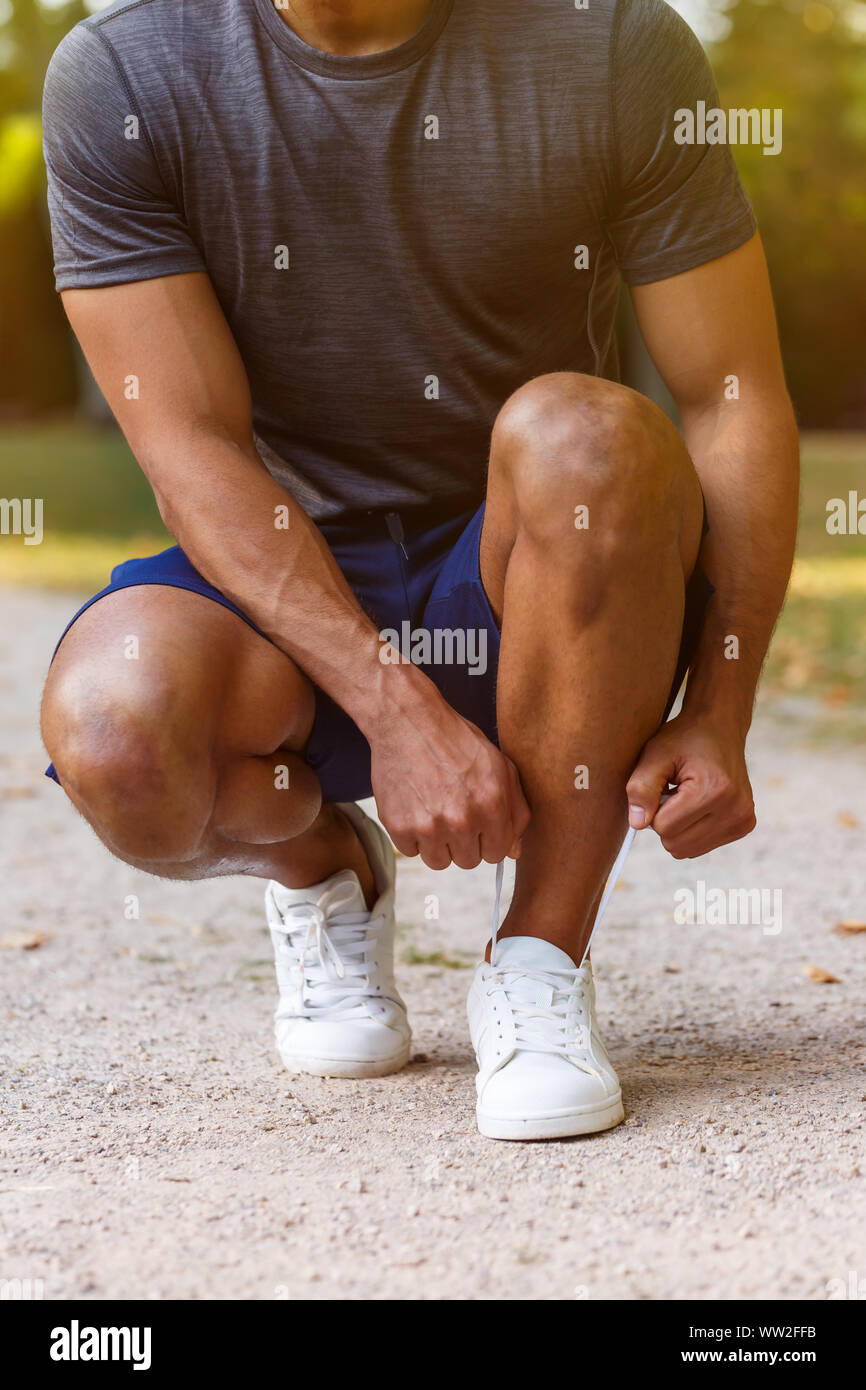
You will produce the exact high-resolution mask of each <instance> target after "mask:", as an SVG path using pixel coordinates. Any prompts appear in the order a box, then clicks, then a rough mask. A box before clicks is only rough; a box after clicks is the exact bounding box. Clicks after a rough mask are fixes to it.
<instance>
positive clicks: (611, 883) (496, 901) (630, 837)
mask: <svg viewBox="0 0 866 1390" xmlns="http://www.w3.org/2000/svg"><path fill="white" fill-rule="evenodd" d="M636 833H637V832H636V831H635V829H634V828H633V827H632V828H631V829H629V831H628V833H627V835H626V837H625V839H624V840H623V842H622V848H621V849H620V852H619V854H618V855H617V856H616V859H615V860H614V865H613V868H612V869H611V871H610V874H609V876H608V880H607V885H606V886H605V890H604V892H603V893H602V895H601V902H600V903H599V905H598V912H597V913H596V914H595V921H594V922H593V924H592V931H591V932H590V934H589V940H588V941H587V943H586V950H585V951H584V953H583V958H582V959H581V962H580V965H579V966H578V969H582V968H583V966H584V964H585V962H586V958H587V956H588V955H589V948H590V946H591V945H592V939H593V937H594V936H595V934H596V932H597V931H598V927H599V923H600V922H601V919H602V917H603V916H604V912H605V908H606V907H607V905H608V903H609V901H610V895H611V893H612V892H613V890H614V888H615V887H616V883H617V879H618V878H619V876H620V874H621V873H622V869H623V865H624V864H625V861H626V860H627V859H628V852H629V850H630V849H631V847H632V844H633V843H634V837H635V835H636ZM504 874H505V860H504V859H503V860H500V862H499V863H498V864H497V865H496V888H495V890H494V895H493V925H492V929H491V944H490V964H491V965H495V964H496V942H497V938H498V934H499V906H500V899H501V897H502V880H503V877H504Z"/></svg>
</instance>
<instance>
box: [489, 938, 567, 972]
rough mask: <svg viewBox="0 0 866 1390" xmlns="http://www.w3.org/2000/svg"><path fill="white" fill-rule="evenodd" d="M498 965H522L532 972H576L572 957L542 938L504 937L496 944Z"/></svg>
mask: <svg viewBox="0 0 866 1390" xmlns="http://www.w3.org/2000/svg"><path fill="white" fill-rule="evenodd" d="M496 964H497V965H522V966H525V967H526V968H527V969H530V970H574V969H576V966H575V964H574V961H573V960H572V959H571V956H567V955H566V954H565V951H560V949H559V947H558V946H554V945H553V943H552V942H550V941H542V939H541V937H540V936H503V937H501V938H500V939H499V940H498V941H497V943H496Z"/></svg>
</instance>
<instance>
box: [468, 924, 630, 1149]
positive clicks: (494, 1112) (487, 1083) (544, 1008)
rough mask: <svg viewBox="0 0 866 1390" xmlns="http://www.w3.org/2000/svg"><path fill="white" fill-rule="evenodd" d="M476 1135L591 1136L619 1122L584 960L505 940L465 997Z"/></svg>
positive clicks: (616, 1090)
mask: <svg viewBox="0 0 866 1390" xmlns="http://www.w3.org/2000/svg"><path fill="white" fill-rule="evenodd" d="M468 1012H469V1029H470V1032H471V1034H472V1044H473V1046H474V1048H475V1053H476V1056H477V1058H478V1068H479V1072H478V1079H477V1082H476V1086H477V1090H478V1105H477V1108H476V1114H477V1116H478V1128H479V1129H480V1131H481V1133H482V1134H484V1135H486V1136H487V1138H488V1139H556V1138H562V1137H564V1136H566V1135H570V1134H594V1133H595V1132H596V1131H598V1130H601V1129H611V1128H612V1127H613V1126H614V1125H618V1124H620V1123H621V1121H622V1120H623V1119H624V1118H625V1114H624V1111H623V1108H622V1092H621V1090H620V1085H619V1080H618V1078H617V1075H616V1072H615V1071H614V1069H613V1067H612V1066H611V1064H610V1059H609V1058H608V1055H607V1053H606V1052H605V1050H604V1047H603V1045H602V1042H601V1038H600V1037H599V1035H598V1030H597V1027H596V1022H595V986H594V983H593V978H592V966H591V964H590V962H589V961H587V962H586V964H585V965H582V966H581V967H580V969H577V968H576V967H575V964H574V961H573V960H572V959H571V957H570V956H567V955H566V954H565V952H564V951H561V950H560V949H559V947H558V946H553V945H551V943H550V942H549V941H541V940H539V939H538V938H537V937H534V936H508V937H504V938H502V939H500V940H499V942H498V943H497V945H496V964H495V966H492V965H488V964H487V963H486V961H482V962H481V964H480V965H479V966H478V967H477V969H476V971H475V978H474V979H473V981H472V986H471V988H470V990H469V1002H468Z"/></svg>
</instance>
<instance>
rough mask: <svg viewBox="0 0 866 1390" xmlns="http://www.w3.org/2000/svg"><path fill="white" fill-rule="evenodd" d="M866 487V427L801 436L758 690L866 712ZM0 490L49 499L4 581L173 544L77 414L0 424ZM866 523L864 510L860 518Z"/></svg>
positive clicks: (11, 551) (103, 441)
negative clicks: (835, 520)
mask: <svg viewBox="0 0 866 1390" xmlns="http://www.w3.org/2000/svg"><path fill="white" fill-rule="evenodd" d="M852 490H853V491H855V492H857V494H858V495H859V497H861V498H864V497H866V435H863V434H812V435H806V436H805V437H804V440H803V485H802V505H801V527H800V538H799V544H798V552H797V561H796V564H795V568H794V574H793V576H792V581H791V588H790V592H789V595H788V599H787V602H786V605H785V609H784V612H783V614H782V617H781V619H780V622H779V626H778V629H777V632H776V636H775V638H774V641H773V645H772V647H771V650H770V656H769V659H768V663H767V669H766V674H765V679H764V683H763V686H762V690H763V695H764V698H765V700H767V701H768V702H771V703H772V702H773V701H776V702H777V703H779V702H780V701H781V702H784V700H785V699H786V698H788V697H791V696H796V697H805V699H807V700H808V701H810V702H812V703H814V704H816V705H817V707H818V709H819V710H823V711H825V712H826V713H827V715H828V716H829V717H830V718H831V719H832V720H833V721H834V722H837V723H840V724H841V723H844V722H845V720H846V717H847V712H848V711H856V712H857V719H858V720H859V718H860V713H861V712H862V711H866V640H864V638H866V534H863V535H859V534H858V535H853V536H834V535H831V534H829V533H828V531H827V526H826V522H827V502H828V500H829V499H830V498H832V497H842V498H847V496H848V493H849V491H852ZM0 497H41V498H43V499H44V501H43V506H44V516H43V525H44V540H43V542H42V544H41V545H30V546H25V545H24V544H23V540H22V538H21V537H20V536H0V583H6V584H16V585H18V584H20V585H28V586H37V587H43V588H51V589H67V590H75V591H78V592H91V593H92V592H94V591H95V590H97V589H99V588H101V587H102V586H103V585H104V584H105V583H106V581H107V578H108V575H109V572H110V570H111V568H112V566H113V565H115V564H117V563H118V562H119V561H120V560H124V559H128V558H129V557H130V556H132V555H146V554H149V553H152V552H153V551H156V550H160V549H162V548H164V547H165V546H166V545H170V544H171V543H172V541H171V537H170V536H169V534H168V532H167V531H166V530H165V527H164V526H163V524H162V521H161V519H160V516H159V512H158V511H157V508H156V504H155V502H154V500H153V496H152V494H151V491H150V488H149V486H148V484H147V482H146V480H145V478H144V476H143V475H142V473H141V471H140V469H139V468H138V465H137V464H136V462H135V460H134V458H133V457H132V454H131V453H130V451H129V449H128V447H127V445H126V443H125V442H124V440H123V437H122V436H121V435H120V434H119V432H118V431H117V430H115V429H113V428H110V427H100V426H95V425H89V424H85V423H83V422H80V421H69V420H64V421H59V422H56V423H52V424H47V425H32V426H19V427H10V428H6V429H5V430H3V431H2V432H0ZM864 526H866V521H864Z"/></svg>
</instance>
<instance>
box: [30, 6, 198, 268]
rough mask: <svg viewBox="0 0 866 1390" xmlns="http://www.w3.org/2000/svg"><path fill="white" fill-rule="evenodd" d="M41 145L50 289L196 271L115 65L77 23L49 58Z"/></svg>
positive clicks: (194, 252) (193, 253)
mask: <svg viewBox="0 0 866 1390" xmlns="http://www.w3.org/2000/svg"><path fill="white" fill-rule="evenodd" d="M43 142H44V143H43V149H44V154H45V165H46V169H47V174H48V210H49V213H50V217H51V235H52V241H53V245H54V276H55V284H56V286H57V289H58V290H66V289H76V288H86V287H88V286H95V285H117V284H122V283H125V282H127V281H132V280H151V279H154V278H155V277H156V276H160V275H178V274H181V273H183V272H184V271H195V270H204V269H205V266H204V261H203V259H202V256H201V254H200V252H199V251H198V249H197V247H196V246H195V243H194V242H193V240H192V238H191V236H190V234H189V230H188V229H187V227H186V224H185V222H184V219H183V217H182V215H181V213H180V211H179V209H178V207H177V205H176V200H173V199H172V198H171V197H169V196H168V194H167V192H166V188H165V185H164V183H163V180H162V178H161V176H160V171H159V168H158V165H157V159H156V154H155V151H154V146H153V144H152V141H151V136H150V133H149V132H148V129H147V125H146V123H145V120H144V119H143V117H142V114H141V112H140V111H139V110H138V109H137V106H136V104H135V102H134V101H133V98H132V95H131V92H130V90H129V86H128V84H127V82H126V80H125V77H124V74H123V71H122V69H121V67H120V64H119V61H118V59H117V57H116V55H115V53H114V51H113V49H112V48H111V47H110V46H109V44H108V42H107V41H106V40H105V39H103V38H102V36H101V35H100V34H99V33H98V32H95V31H94V30H93V29H92V28H90V27H89V26H88V25H87V24H79V25H76V27H75V28H74V29H72V30H70V32H69V33H68V34H67V35H66V37H65V38H64V39H63V41H62V43H61V44H60V46H59V47H58V48H57V50H56V51H55V53H54V56H53V57H52V59H51V62H50V64H49V67H48V72H47V74H46V78H45V90H44V96H43Z"/></svg>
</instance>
